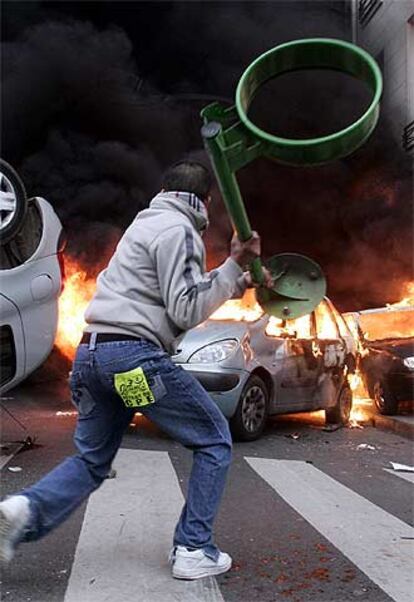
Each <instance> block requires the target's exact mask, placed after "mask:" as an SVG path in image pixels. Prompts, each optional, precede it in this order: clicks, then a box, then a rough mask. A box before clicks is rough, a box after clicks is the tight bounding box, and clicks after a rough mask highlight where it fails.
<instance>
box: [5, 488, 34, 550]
mask: <svg viewBox="0 0 414 602" xmlns="http://www.w3.org/2000/svg"><path fill="white" fill-rule="evenodd" d="M29 518H30V508H29V500H28V498H27V497H26V496H24V495H13V496H11V497H9V498H7V499H6V500H4V501H3V502H0V561H2V562H10V560H11V559H12V558H13V555H14V549H15V547H16V542H17V541H18V539H19V536H20V534H21V533H22V531H23V529H24V527H25V525H26V524H27V523H28V521H29Z"/></svg>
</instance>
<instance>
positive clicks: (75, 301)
mask: <svg viewBox="0 0 414 602" xmlns="http://www.w3.org/2000/svg"><path fill="white" fill-rule="evenodd" d="M64 285H65V286H64V289H63V292H62V294H61V296H60V298H59V320H58V329H57V336H56V345H57V346H58V347H59V349H60V351H61V352H62V353H63V354H64V355H65V356H66V357H67V358H69V359H70V360H72V359H73V357H74V355H75V350H76V347H77V345H78V343H79V340H80V338H81V336H82V332H83V329H84V328H85V326H86V323H85V320H84V319H83V315H84V312H85V309H86V306H87V305H88V303H89V301H90V300H91V298H92V295H93V293H94V291H95V278H88V276H87V273H86V272H85V271H84V270H83V269H82V267H81V266H80V264H79V263H77V262H76V261H75V260H74V259H71V258H69V257H67V256H66V257H65V282H64Z"/></svg>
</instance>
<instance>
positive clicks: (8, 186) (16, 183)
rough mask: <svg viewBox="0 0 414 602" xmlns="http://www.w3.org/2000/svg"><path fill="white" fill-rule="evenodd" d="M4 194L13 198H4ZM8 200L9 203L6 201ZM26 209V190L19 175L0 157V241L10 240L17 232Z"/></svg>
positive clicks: (21, 224)
mask: <svg viewBox="0 0 414 602" xmlns="http://www.w3.org/2000/svg"><path fill="white" fill-rule="evenodd" d="M6 194H8V195H9V196H10V195H11V196H12V197H13V199H12V200H11V201H10V199H8V198H6ZM7 201H9V203H11V204H10V206H9V203H7ZM26 211H27V196H26V191H25V188H24V185H23V182H22V181H21V179H20V177H19V176H18V174H17V173H16V171H15V170H14V169H13V167H12V166H11V165H9V164H8V163H7V162H6V161H3V159H0V213H1V220H0V224H1V225H0V243H1V244H2V245H4V244H6V243H8V242H10V240H11V239H12V238H14V237H15V236H16V234H18V232H19V230H20V229H21V228H22V226H23V223H24V218H25V216H26Z"/></svg>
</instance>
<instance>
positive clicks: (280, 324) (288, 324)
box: [266, 314, 312, 339]
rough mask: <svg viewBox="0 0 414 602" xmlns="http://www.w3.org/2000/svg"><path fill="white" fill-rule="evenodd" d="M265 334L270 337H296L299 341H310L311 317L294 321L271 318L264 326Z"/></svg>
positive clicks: (307, 316)
mask: <svg viewBox="0 0 414 602" xmlns="http://www.w3.org/2000/svg"><path fill="white" fill-rule="evenodd" d="M266 334H267V335H268V336H270V337H282V336H286V335H289V336H297V337H298V338H299V339H310V338H311V337H312V334H311V317H310V315H309V314H308V315H306V316H302V317H301V318H296V320H287V321H284V320H280V319H279V318H275V317H273V316H272V317H271V318H270V319H269V322H268V324H267V326H266Z"/></svg>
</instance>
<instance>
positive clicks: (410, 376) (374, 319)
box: [347, 304, 414, 414]
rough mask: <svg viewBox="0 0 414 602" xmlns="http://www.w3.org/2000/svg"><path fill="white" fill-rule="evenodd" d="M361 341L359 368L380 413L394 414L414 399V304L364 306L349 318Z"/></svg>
mask: <svg viewBox="0 0 414 602" xmlns="http://www.w3.org/2000/svg"><path fill="white" fill-rule="evenodd" d="M347 319H348V320H349V319H352V320H353V321H354V323H355V324H356V326H357V328H358V330H359V335H360V341H361V342H360V344H361V358H360V362H359V363H360V372H361V375H362V379H363V381H364V384H365V387H366V389H367V390H368V393H369V395H370V397H371V399H373V400H374V403H375V406H376V408H377V410H378V412H380V413H381V414H395V413H396V412H397V411H398V407H399V403H400V402H402V401H412V400H413V399H414V307H409V306H407V307H404V306H401V305H399V304H396V305H394V306H389V307H385V308H380V309H371V310H364V311H361V312H358V313H354V314H351V315H350V316H349V317H348V318H347Z"/></svg>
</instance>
